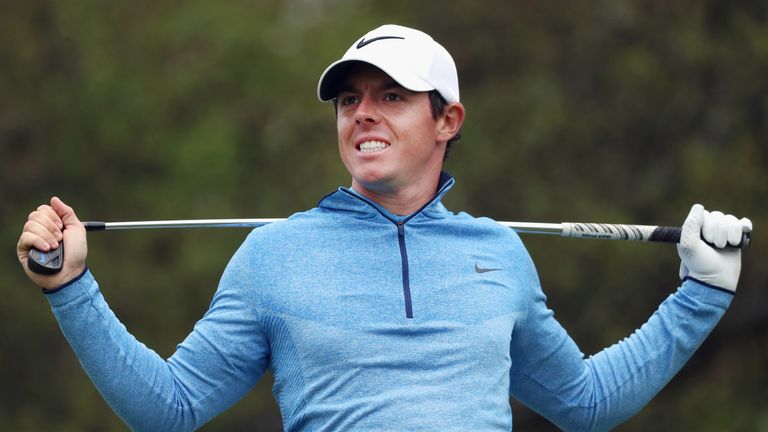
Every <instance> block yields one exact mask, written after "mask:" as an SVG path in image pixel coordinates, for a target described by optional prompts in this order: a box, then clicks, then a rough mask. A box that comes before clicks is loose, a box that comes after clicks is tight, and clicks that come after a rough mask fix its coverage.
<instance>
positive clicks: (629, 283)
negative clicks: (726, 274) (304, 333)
mask: <svg viewBox="0 0 768 432" xmlns="http://www.w3.org/2000/svg"><path fill="white" fill-rule="evenodd" d="M388 22H395V23H401V24H404V25H409V26H413V27H417V28H420V29H423V30H425V31H427V32H428V33H430V34H431V35H433V36H434V37H435V38H436V39H437V40H438V41H440V42H441V43H443V45H445V46H446V47H448V49H449V50H450V51H451V52H452V53H453V55H454V58H455V60H456V62H457V65H458V68H459V73H460V79H461V86H462V90H461V91H462V101H463V103H464V105H465V106H466V107H467V110H468V119H467V122H466V123H465V127H464V130H463V136H464V138H463V139H462V140H461V141H459V142H458V143H457V144H456V146H455V149H454V151H453V152H452V154H451V156H450V158H449V160H448V161H447V165H446V169H447V170H448V171H449V172H451V173H452V174H454V175H455V176H456V177H457V179H458V183H457V186H456V187H455V188H454V190H453V191H452V192H451V193H450V194H449V196H448V197H447V199H446V205H447V206H448V207H449V208H451V209H452V210H455V211H458V210H466V211H468V212H470V213H472V214H474V215H487V216H492V217H495V218H497V219H500V220H521V221H543V222H560V221H563V220H569V221H604V222H617V223H621V222H626V223H646V224H668V225H675V224H679V223H681V222H682V219H683V218H684V217H685V215H686V214H687V211H688V208H689V207H690V205H691V204H692V203H694V202H701V203H702V204H704V205H705V206H706V207H708V208H712V209H724V210H727V211H729V212H733V213H735V214H738V215H746V216H749V217H750V218H752V220H753V222H754V224H755V227H756V231H755V234H754V246H753V247H752V249H750V250H748V251H747V252H746V253H745V254H744V264H743V272H742V277H741V283H740V288H739V292H738V295H737V296H736V298H735V300H734V302H733V305H732V306H731V309H730V310H729V311H728V313H727V314H726V316H725V318H724V319H723V321H722V322H721V324H720V325H719V326H718V327H717V328H716V329H715V331H714V332H713V334H712V335H711V337H710V338H709V339H708V340H707V341H706V342H705V344H704V345H703V346H702V347H701V349H700V350H699V352H698V353H697V354H696V355H695V356H694V358H693V360H691V361H690V362H689V364H688V365H686V367H685V368H684V369H683V371H682V372H681V373H680V374H679V375H678V377H676V378H675V379H674V380H673V381H672V382H671V383H670V385H669V386H668V387H667V388H666V389H664V390H663V391H662V392H661V393H660V394H659V395H658V397H657V398H656V399H655V400H654V401H653V402H652V403H651V404H650V405H649V406H648V407H647V408H645V409H644V410H643V411H641V412H640V413H639V414H638V416H636V417H635V418H634V419H632V420H631V421H630V422H628V423H627V424H625V425H623V426H622V427H621V429H622V430H649V429H654V430H711V431H715V430H717V431H723V430H768V414H767V413H768V405H766V402H765V396H764V392H765V390H764V388H762V387H763V385H762V383H764V382H765V381H766V378H767V377H766V372H765V367H764V365H765V364H766V362H767V361H768V331H766V328H768V313H766V312H765V307H764V305H765V304H766V297H767V296H768V294H766V290H765V287H766V286H767V285H768V270H766V267H765V266H762V265H761V262H760V259H761V257H762V255H763V252H764V251H765V247H766V246H765V245H766V244H768V235H765V234H763V232H762V230H761V227H763V226H766V224H768V209H767V208H766V204H765V203H766V201H767V200H768V187H767V186H766V185H768V147H767V146H766V141H767V140H768V126H766V125H768V81H766V79H765V77H766V76H768V6H767V5H766V3H765V2H759V1H742V2H721V1H703V2H694V1H688V0H684V1H679V2H673V3H670V2H661V1H649V2H629V1H626V0H614V1H599V0H592V1H588V2H577V3H572V4H556V3H537V2H526V1H523V2H504V1H488V2H477V1H469V0H464V1H452V2H431V3H427V2H418V3H415V2H406V1H387V2H383V1H357V2H351V1H350V2H345V1H339V0H322V1H310V0H286V1H276V0H268V1H267V0H265V1H261V2H204V1H199V0H191V1H188V2H184V3H174V2H169V1H152V2H150V1H136V2H94V1H82V0H80V1H71V2H46V1H41V0H32V1H28V2H9V1H5V2H2V13H0V203H2V205H1V206H0V222H2V223H1V224H0V227H2V228H0V240H2V244H5V245H6V251H7V253H6V254H5V258H3V260H2V261H0V282H1V283H0V286H1V287H2V288H1V289H2V294H3V299H4V300H3V301H2V302H0V328H2V332H3V337H2V338H0V363H2V364H3V365H4V368H2V369H0V382H2V389H3V391H2V396H0V397H2V403H0V424H3V425H4V427H7V428H8V430H46V431H69V430H73V431H74V430H77V431H80V430H123V428H124V426H122V424H121V423H120V421H119V419H117V418H116V417H115V416H114V414H112V412H111V411H110V410H109V408H108V407H107V406H106V404H105V403H104V402H103V401H102V400H101V399H100V397H99V395H98V393H97V392H96V390H95V389H94V388H93V386H92V385H91V384H90V383H89V381H88V379H87V377H86V376H85V374H84V373H83V372H82V371H81V370H80V368H79V365H78V364H77V360H76V358H75V357H74V355H73V354H72V352H71V350H70V349H69V347H68V346H67V345H66V342H65V340H64V339H63V337H62V336H61V335H60V332H59V331H58V329H57V328H56V323H55V320H54V319H53V318H52V316H51V313H50V310H49V307H48V304H47V302H46V301H45V300H44V298H42V297H41V295H40V293H39V291H37V290H36V289H34V287H32V286H31V285H30V282H29V281H28V280H26V278H25V277H24V275H23V274H22V272H21V271H20V269H19V267H18V264H17V263H16V261H15V259H14V256H13V254H12V253H11V252H10V250H11V248H12V245H15V243H16V241H17V239H18V235H19V233H20V231H21V228H22V225H23V223H24V221H25V218H26V216H27V214H28V213H29V212H30V211H31V210H33V209H34V208H36V207H37V206H38V205H39V204H41V203H44V202H46V201H47V200H48V199H49V198H50V196H52V195H58V196H60V197H62V198H63V199H64V200H65V201H67V202H68V203H69V204H71V205H72V206H73V207H74V208H75V209H76V211H77V212H78V214H79V215H80V217H81V218H82V219H84V220H85V219H87V220H115V221H116V220H135V219H138V220H141V219H176V218H214V217H278V216H286V215H288V214H290V213H292V212H295V211H300V210H303V209H306V208H310V207H312V206H314V205H315V203H316V202H317V200H318V199H319V198H321V197H322V196H323V195H324V194H325V193H327V192H329V191H331V190H332V189H334V188H335V187H337V186H338V185H345V184H347V183H348V182H349V179H348V175H347V173H346V172H345V171H344V168H343V166H342V164H341V163H340V162H339V160H338V155H337V149H336V138H335V124H334V115H333V110H332V108H331V107H330V106H329V105H328V104H321V103H319V102H317V99H316V96H315V89H316V83H317V78H318V77H319V75H320V73H321V72H322V71H323V69H324V68H325V67H326V66H327V65H328V64H329V63H330V62H331V61H333V60H335V59H336V58H338V56H340V55H341V54H342V53H343V51H344V50H345V49H346V48H347V46H348V45H349V43H351V41H352V40H354V39H355V38H357V37H359V36H360V35H362V34H363V33H365V32H366V31H367V30H369V29H371V28H373V27H375V26H377V25H380V24H384V23H388ZM244 236H245V232H243V231H239V230H232V231H226V232H225V231H220V230H216V231H215V232H213V231H203V230H188V231H164V232H159V231H155V232H131V233H127V232H124V233H121V232H115V233H103V234H92V235H90V237H89V243H90V255H89V266H90V267H91V269H92V271H93V272H94V274H95V275H96V277H97V278H98V279H99V281H100V283H101V287H102V291H103V292H104V294H105V296H106V298H107V300H108V301H109V303H110V305H111V306H112V307H113V309H114V310H115V311H116V313H117V315H118V316H119V317H120V319H121V320H122V321H123V322H124V323H125V324H126V326H127V327H128V328H129V329H130V331H131V332H132V333H133V334H134V335H136V336H137V338H138V339H139V340H142V341H143V342H145V343H146V344H147V345H148V346H150V347H152V348H153V349H155V350H156V351H158V352H159V353H160V354H161V355H164V356H169V355H170V354H171V353H172V352H173V350H174V347H175V344H176V343H178V342H179V341H181V340H182V339H183V338H184V337H185V336H186V334H187V333H188V332H189V331H190V330H191V328H192V326H193V324H194V322H195V321H196V320H197V319H198V318H199V317H201V316H202V314H203V313H204V311H205V310H206V308H207V305H208V302H209V301H210V298H211V295H212V293H213V291H214V289H215V286H216V283H217V280H218V277H219V275H220V274H221V272H222V270H223V268H224V266H225V265H226V263H227V260H228V259H229V257H230V256H231V254H232V253H233V252H234V250H235V249H236V248H237V246H238V245H239V243H240V242H241V241H242V239H243V238H244ZM525 241H526V244H527V246H528V248H529V250H530V252H531V254H532V256H533V258H534V260H535V262H536V264H537V267H538V270H539V272H540V276H541V279H542V283H543V286H544V289H545V291H546V292H547V294H548V297H549V304H550V306H551V307H552V308H553V309H554V310H555V313H556V316H557V317H558V319H559V320H560V321H561V322H562V323H563V324H564V326H565V327H566V328H567V329H568V330H569V332H570V333H571V335H572V336H573V337H574V339H575V340H576V341H577V342H578V343H579V345H580V346H581V348H582V350H583V351H584V352H585V354H587V355H589V354H590V353H593V352H596V351H598V350H599V349H601V348H602V347H604V346H607V345H610V344H612V343H614V342H615V341H617V340H619V339H621V338H622V337H624V336H626V335H628V334H629V333H630V332H631V331H632V330H633V329H635V328H637V327H638V326H639V325H640V324H641V323H643V322H644V321H645V320H646V319H647V317H648V316H650V314H651V313H652V312H653V310H654V309H655V307H656V305H658V303H659V302H660V301H662V300H663V299H664V298H665V297H666V296H667V295H668V294H669V293H670V292H671V291H672V290H673V289H674V288H675V287H676V284H677V283H678V278H677V270H678V265H679V260H678V259H677V255H676V253H675V250H674V247H670V246H665V245H649V244H630V243H612V242H589V241H575V240H561V239H557V238H550V237H546V238H542V237H532V236H529V237H525ZM269 385H270V378H269V377H266V378H265V379H264V380H263V382H262V383H261V384H259V385H258V386H257V388H256V389H255V390H254V391H253V392H252V394H251V395H249V396H248V397H247V398H246V399H244V400H243V401H241V402H240V403H239V404H238V405H237V406H235V407H234V408H233V409H231V410H230V411H228V412H226V413H224V414H223V415H222V416H220V417H219V418H217V419H215V420H214V421H213V422H211V423H210V424H209V425H207V426H206V427H205V428H204V429H205V430H211V431H214V430H230V431H231V430H241V429H242V430H246V429H247V430H265V431H266V430H279V428H280V419H279V413H278V412H277V407H276V405H275V403H274V401H273V400H272V398H271V395H270V390H269ZM514 415H515V425H516V427H518V428H520V429H523V430H540V429H542V428H548V427H551V426H548V425H549V424H548V423H547V422H546V421H545V420H542V419H541V418H539V417H538V416H537V415H536V414H534V413H532V412H530V411H528V410H527V409H526V408H524V407H522V406H519V405H517V404H515V405H514Z"/></svg>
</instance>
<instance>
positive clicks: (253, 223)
mask: <svg viewBox="0 0 768 432" xmlns="http://www.w3.org/2000/svg"><path fill="white" fill-rule="evenodd" d="M284 220H285V219H284V218H258V219H185V220H158V221H137V222H83V226H84V227H85V229H86V230H87V231H104V230H126V229H163V228H258V227H261V226H264V225H267V224H270V223H274V222H280V221H284ZM498 223H499V224H500V225H503V226H505V227H508V228H511V229H513V230H515V231H516V232H518V233H522V234H549V235H559V236H562V237H571V238H590V239H604V240H635V241H650V242H664V243H679V242H680V233H681V232H682V229H681V228H679V227H671V226H656V225H627V224H603V223H574V222H563V223H559V224H557V223H538V222H498ZM750 241H751V237H750V235H749V234H748V233H747V234H744V235H743V237H742V239H741V242H740V243H739V244H738V245H736V246H735V247H736V248H740V249H745V248H746V247H748V246H749V243H750ZM63 249H64V248H63V245H60V246H59V247H58V248H57V249H54V250H51V251H49V252H43V251H39V250H37V249H33V250H31V251H30V254H29V260H28V263H29V268H30V269H31V270H32V271H34V272H36V273H40V274H53V273H57V272H58V271H60V270H61V266H62V265H63V262H64V250H63Z"/></svg>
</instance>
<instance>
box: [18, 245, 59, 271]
mask: <svg viewBox="0 0 768 432" xmlns="http://www.w3.org/2000/svg"><path fill="white" fill-rule="evenodd" d="M63 264H64V242H59V247H57V248H56V249H51V250H49V251H48V252H43V251H41V250H39V249H36V248H32V249H30V250H29V255H28V256H27V267H29V269H30V270H31V271H33V272H34V273H37V274H42V275H51V274H56V273H58V272H60V271H61V268H62V266H63Z"/></svg>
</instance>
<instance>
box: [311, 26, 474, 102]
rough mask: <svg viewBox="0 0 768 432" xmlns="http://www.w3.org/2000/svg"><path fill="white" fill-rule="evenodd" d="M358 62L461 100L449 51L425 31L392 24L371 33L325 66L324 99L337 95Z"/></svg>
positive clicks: (320, 85) (421, 88) (410, 87)
mask: <svg viewBox="0 0 768 432" xmlns="http://www.w3.org/2000/svg"><path fill="white" fill-rule="evenodd" d="M356 61H360V62H365V63H369V64H371V65H373V66H376V67H377V68H379V69H381V70H382V71H384V72H385V73H386V74H387V75H389V76H390V77H392V79H394V80H395V81H397V83H398V84H400V85H401V86H403V87H405V88H406V89H408V90H411V91H417V92H422V91H431V90H437V91H438V92H439V93H440V95H442V96H443V98H445V100H446V101H448V102H458V101H459V78H458V75H457V73H456V65H455V64H454V63H453V58H451V55H450V54H449V53H448V51H446V49H445V48H443V47H442V45H440V44H439V43H437V42H435V41H434V39H432V37H430V36H429V35H428V34H426V33H424V32H420V31H418V30H414V29H411V28H408V27H403V26H399V25H393V24H387V25H383V26H381V27H379V28H377V29H375V30H372V31H370V32H368V33H367V34H366V35H365V36H363V37H362V38H361V39H360V40H358V41H356V42H354V43H353V44H352V46H351V47H349V49H348V50H347V52H346V53H344V56H343V57H342V58H341V59H340V60H337V61H336V62H334V63H332V64H331V65H330V66H328V68H327V69H325V72H323V74H322V75H321V76H320V81H319V82H318V84H317V97H318V98H320V100H321V101H328V100H331V99H333V98H335V97H336V95H337V94H338V88H339V85H341V84H342V81H343V80H344V78H345V73H344V72H345V71H346V67H347V66H348V64H349V63H350V62H356Z"/></svg>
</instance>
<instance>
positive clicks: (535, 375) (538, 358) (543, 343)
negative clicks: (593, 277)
mask: <svg viewBox="0 0 768 432" xmlns="http://www.w3.org/2000/svg"><path fill="white" fill-rule="evenodd" d="M732 297H733V296H732V295H731V294H729V293H725V292H722V291H719V290H716V289H712V288H710V287H707V286H704V285H702V284H700V283H697V282H696V281H694V280H686V281H684V282H683V284H682V285H681V286H680V288H679V289H678V290H677V291H676V292H675V293H674V294H672V295H670V296H669V297H668V298H667V299H666V300H665V301H664V302H663V303H662V304H661V305H660V307H659V309H658V310H657V311H656V312H655V313H654V314H653V315H652V316H651V318H650V319H649V320H648V322H647V323H645V324H644V325H643V326H642V327H640V329H638V330H637V331H636V332H634V333H633V334H632V335H631V336H630V337H628V338H626V339H624V340H622V341H621V342H619V343H617V344H614V345H612V346H610V347H608V348H606V349H604V350H602V351H601V352H599V353H597V354H596V355H594V356H592V357H590V358H588V359H584V355H583V354H582V353H581V352H580V351H579V349H578V347H577V346H576V344H575V343H574V341H573V340H572V339H571V338H570V337H569V336H568V335H567V333H566V332H565V330H564V329H563V328H562V327H561V326H560V325H559V324H558V323H557V321H556V320H555V319H554V318H553V316H552V315H553V314H552V311H551V310H549V309H548V308H547V307H546V305H545V300H546V299H545V296H544V294H543V293H542V292H541V290H540V289H539V288H538V286H537V287H536V294H535V297H534V301H533V303H532V306H531V310H530V312H529V314H528V316H527V317H526V319H525V322H523V323H521V325H520V326H519V327H518V328H517V329H516V331H515V334H514V335H513V338H512V345H511V356H512V359H513V367H512V370H511V372H510V379H511V393H512V395H513V396H514V397H516V398H518V399H519V400H520V401H521V402H523V403H525V404H526V405H528V406H529V407H531V408H532V409H533V410H535V411H537V412H539V413H540V414H542V415H543V416H545V417H547V418H548V419H549V420H551V421H552V422H553V423H555V424H556V425H558V426H559V427H561V428H563V429H565V430H605V429H609V428H611V427H613V426H615V425H616V424H618V423H621V422H622V421H624V420H626V419H627V418H629V417H630V416H632V415H633V414H634V413H636V412H637V411H639V410H640V409H641V408H642V407H643V406H645V404H646V403H647V402H648V401H649V400H650V399H651V398H652V397H653V396H654V395H655V394H656V393H658V392H659V391H660V390H661V389H662V387H663V386H664V385H665V384H666V383H667V382H669V380H670V379H671V378H672V377H673V376H674V375H675V374H676V373H677V372H678V371H679V370H680V368H681V367H682V366H683V365H684V364H685V362H686V361H688V359H689V358H690V357H691V355H692V354H693V353H694V351H695V350H696V349H697V348H698V347H699V346H700V345H701V343H702V342H703V341H704V339H705V338H706V337H707V335H708V334H709V333H710V331H711V330H712V328H713V327H714V326H715V324H716V323H717V322H718V321H719V320H720V318H721V317H722V315H723V313H724V312H725V309H726V308H727V307H728V305H729V304H730V301H731V299H732Z"/></svg>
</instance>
